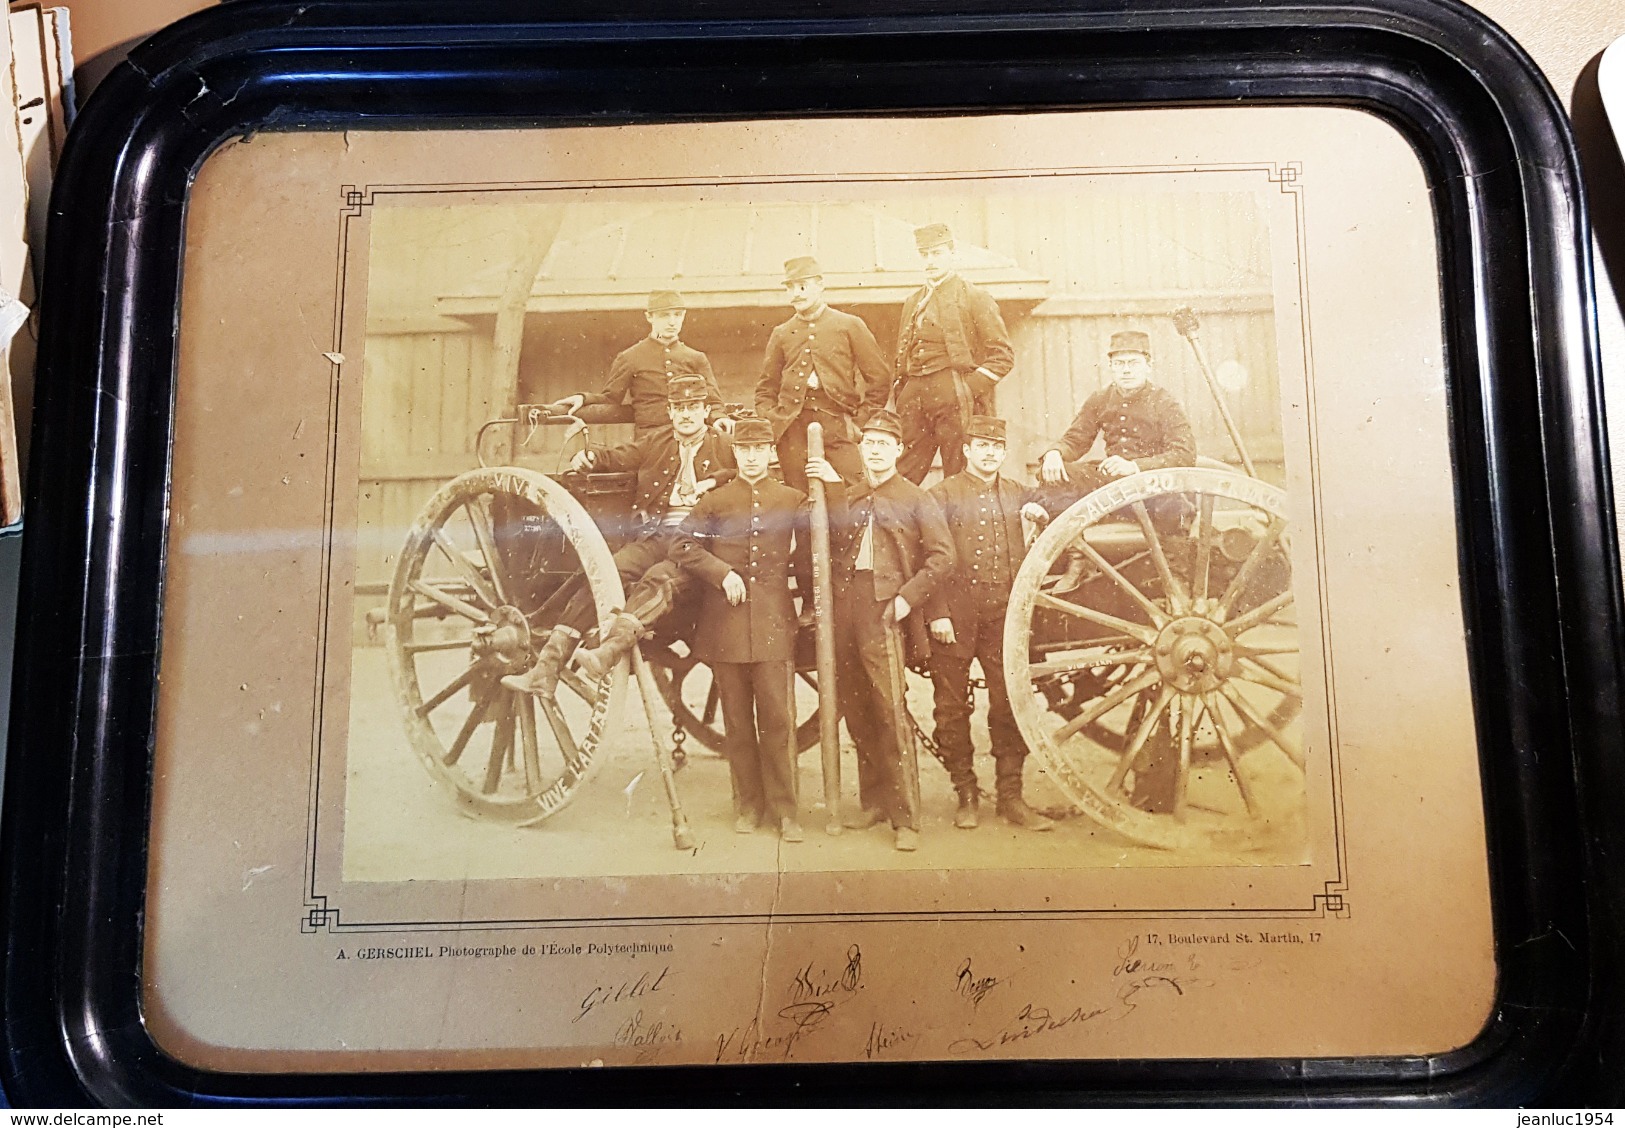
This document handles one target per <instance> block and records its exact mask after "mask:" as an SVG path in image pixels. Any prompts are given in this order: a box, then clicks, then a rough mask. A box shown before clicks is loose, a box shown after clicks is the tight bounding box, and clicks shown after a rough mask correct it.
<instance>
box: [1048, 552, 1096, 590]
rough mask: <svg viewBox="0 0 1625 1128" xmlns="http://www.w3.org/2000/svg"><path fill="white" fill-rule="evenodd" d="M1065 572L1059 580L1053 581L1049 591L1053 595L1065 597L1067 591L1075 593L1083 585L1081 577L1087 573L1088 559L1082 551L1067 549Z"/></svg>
mask: <svg viewBox="0 0 1625 1128" xmlns="http://www.w3.org/2000/svg"><path fill="white" fill-rule="evenodd" d="M1064 556H1065V558H1066V571H1065V572H1062V573H1061V578H1060V579H1058V580H1056V581H1055V587H1054V588H1052V589H1051V591H1052V594H1054V595H1065V594H1066V593H1067V592H1069V591H1076V590H1077V589H1078V588H1079V587H1081V586H1082V585H1083V577H1084V575H1085V574H1086V573H1087V572H1088V571H1089V558H1088V557H1087V556H1085V555H1084V554H1083V550H1082V549H1077V548H1069V549H1067V550H1066V551H1065V553H1064Z"/></svg>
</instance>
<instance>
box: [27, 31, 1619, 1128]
mask: <svg viewBox="0 0 1625 1128" xmlns="http://www.w3.org/2000/svg"><path fill="white" fill-rule="evenodd" d="M598 7H599V6H597V5H591V4H587V3H560V4H554V5H551V6H550V9H551V10H550V11H549V13H548V14H547V17H546V18H545V19H543V18H541V16H540V15H539V14H538V13H537V11H536V10H535V9H533V8H531V7H530V6H528V5H521V4H517V3H515V4H504V3H489V2H487V3H480V2H470V3H464V4H458V5H455V6H447V5H443V4H438V3H432V4H431V3H422V2H416V3H396V4H391V5H388V6H382V5H377V4H366V3H358V2H324V0H316V2H306V3H300V4H298V5H293V4H279V3H270V2H257V0H246V2H241V3H232V4H228V5H225V6H223V7H221V8H217V9H213V10H210V11H208V12H206V13H204V14H200V15H198V16H195V17H193V18H191V19H189V20H186V21H183V22H182V23H181V24H178V25H177V26H176V27H174V28H172V29H171V30H169V31H167V32H165V33H163V34H162V35H160V36H158V37H156V38H155V39H153V40H152V41H150V42H149V43H147V44H146V45H144V46H143V47H141V48H140V49H138V50H137V51H135V52H134V53H133V54H132V55H131V56H130V59H129V61H128V62H127V63H126V64H125V65H123V66H122V67H120V68H119V69H118V70H117V71H116V72H115V73H114V74H113V75H112V76H111V77H110V78H109V79H108V80H107V81H106V82H105V84H104V85H103V87H102V88H101V89H99V90H98V91H97V93H96V95H95V96H94V98H93V99H92V100H91V102H90V105H89V106H88V107H87V109H86V111H85V113H84V114H83V116H82V117H81V119H80V121H79V124H78V126H77V127H76V129H75V131H74V133H73V135H72V137H71V138H70V141H69V146H68V151H67V153H66V155H65V157H64V161H63V164H62V167H61V171H60V176H59V179H58V182H57V190H56V193H55V195H54V197H53V201H52V216H51V231H50V237H51V247H52V251H51V258H50V262H49V264H48V268H47V278H46V287H45V295H44V308H45V310H46V314H45V318H44V325H43V337H42V344H41V358H40V369H39V394H38V401H37V415H36V418H37V422H36V427H35V438H34V452H35V454H34V462H33V467H32V473H31V481H30V494H31V498H30V501H29V507H30V508H29V512H30V524H29V529H28V535H27V543H26V546H25V553H26V557H25V564H24V574H23V583H22V611H21V616H20V618H21V623H20V629H19V631H18V652H17V662H16V667H17V675H16V681H15V690H14V696H13V700H14V707H13V709H14V711H13V721H12V730H11V745H10V749H11V751H10V757H9V760H10V762H9V764H8V772H7V779H6V797H5V810H4V828H3V834H4V861H3V865H4V877H5V884H4V895H3V902H0V909H3V918H4V927H5V938H6V945H5V953H4V955H5V962H4V979H3V982H4V992H5V999H4V1001H5V1006H4V1020H3V1027H0V1030H3V1034H0V1039H3V1046H4V1058H3V1066H0V1068H3V1082H4V1086H5V1090H6V1093H7V1095H8V1096H9V1098H10V1099H11V1100H12V1101H13V1102H15V1103H17V1104H24V1105H27V1104H43V1105H75V1104H81V1103H108V1104H125V1103H139V1104H155V1105H170V1106H173V1105H209V1104H224V1103H236V1102H241V1101H245V1100H246V1101H256V1102H265V1103H270V1104H278V1103H280V1104H290V1103H294V1102H308V1101H312V1100H314V1101H322V1102H334V1103H343V1102H366V1103H379V1102H389V1103H397V1102H399V1103H405V1102H410V1103H423V1102H437V1103H438V1102H445V1103H492V1102H501V1103H546V1104H562V1103H565V1102H575V1101H616V1102H621V1101H629V1102H672V1101H677V1100H683V1099H692V1098H693V1097H694V1096H696V1095H703V1099H707V1100H711V1101H715V1100H718V1099H720V1098H721V1097H722V1095H723V1094H725V1093H729V1094H733V1095H734V1096H735V1098H736V1099H744V1100H781V1099H784V1098H785V1096H786V1094H789V1093H794V1094H795V1099H796V1100H797V1101H798V1102H801V1101H806V1102H816V1103H850V1102H863V1103H872V1102H911V1103H951V1104H965V1103H998V1104H1003V1103H1037V1102H1045V1103H1049V1102H1065V1103H1075V1102H1091V1101H1094V1102H1111V1103H1117V1104H1123V1103H1164V1104H1190V1103H1203V1104H1215V1103H1248V1104H1287V1103H1312V1104H1328V1103H1351V1102H1389V1103H1394V1104H1405V1105H1418V1104H1424V1105H1425V1104H1447V1103H1476V1104H1497V1105H1507V1104H1528V1103H1543V1102H1563V1103H1583V1102H1595V1103H1609V1102H1617V1101H1618V1099H1619V1094H1620V1092H1621V1091H1622V1090H1621V1084H1622V1082H1621V1081H1620V1077H1621V1076H1625V1071H1622V1069H1621V1066H1622V1064H1625V1040H1622V1021H1621V1019H1622V1016H1625V1011H1622V1005H1621V998H1622V996H1621V991H1620V979H1619V975H1620V973H1619V960H1620V957H1621V955H1625V947H1622V944H1621V939H1622V937H1625V920H1622V916H1625V882H1622V881H1621V872H1622V867H1621V866H1620V865H1619V862H1618V859H1619V857H1620V849H1621V847H1622V846H1625V842H1622V841H1621V835H1622V829H1621V823H1620V820H1619V819H1618V812H1619V810H1620V809H1622V808H1621V801H1622V799H1625V781H1622V763H1625V761H1622V759H1621V751H1622V749H1621V724H1620V720H1621V718H1620V686H1619V676H1620V642H1621V637H1622V635H1621V618H1620V610H1621V603H1620V585H1619V567H1618V564H1619V561H1618V557H1617V549H1616V544H1615V537H1614V525H1613V507H1612V498H1611V495H1610V488H1609V477H1608V473H1607V455H1606V447H1605V440H1604V429H1603V420H1602V406H1601V391H1600V386H1599V382H1598V381H1599V377H1598V365H1597V357H1596V342H1595V335H1594V328H1593V313H1592V293H1591V265H1590V252H1589V236H1588V227H1587V221H1586V214H1585V207H1584V204H1583V202H1582V197H1581V188H1580V179H1579V170H1578V167H1577V158H1576V155H1575V152H1574V149H1573V145H1572V141H1571V138H1570V135H1569V131H1568V127H1567V124H1566V121H1565V119H1564V117H1563V114H1562V112H1561V109H1560V107H1559V104H1558V102H1557V101H1556V99H1555V98H1554V96H1553V94H1552V92H1551V91H1550V89H1549V88H1548V87H1547V86H1546V84H1545V82H1544V80H1543V79H1542V78H1541V77H1540V75H1539V74H1538V72H1537V71H1536V69H1535V67H1534V66H1533V64H1532V63H1531V62H1530V60H1529V59H1528V58H1527V57H1526V56H1525V55H1524V54H1523V53H1522V52H1521V51H1520V50H1519V49H1518V47H1517V46H1516V45H1515V44H1514V43H1513V42H1512V41H1511V40H1509V39H1508V38H1507V37H1506V36H1505V35H1504V34H1503V33H1502V32H1500V31H1499V30H1498V29H1496V28H1494V27H1493V26H1492V25H1490V24H1489V23H1488V22H1486V21H1485V20H1484V19H1483V18H1482V17H1481V16H1478V15H1477V14H1475V13H1473V12H1472V11H1470V10H1469V9H1467V8H1465V7H1463V6H1461V5H1459V4H1455V3H1446V2H1443V0H1371V2H1367V3H1363V4H1360V5H1353V4H1342V3H1334V2H1328V0H1297V2H1294V3H1290V4H1283V5H1272V6H1257V5H1252V4H1240V3H1235V4H1223V3H1217V2H1210V3H1190V2H1180V0H1149V2H1147V0H1135V2H1133V3H1130V2H1127V0H1115V2H1108V3H1094V4H1087V5H1086V4H1083V3H1077V4H1062V3H1045V2H1042V0H1029V2H1028V3H1026V4H1024V5H1019V6H1015V7H1012V6H1010V5H1007V4H1002V3H1000V4H994V3H991V2H984V3H977V2H966V0H961V2H959V3H957V4H955V5H953V6H952V7H953V10H952V11H943V10H941V9H942V7H943V6H942V5H931V4H926V3H923V2H913V0H905V2H903V3H900V4H894V5H890V6H888V7H887V8H886V10H885V11H884V12H883V13H882V12H879V11H878V10H877V9H876V8H875V7H874V5H872V4H858V3H853V2H850V0H834V2H831V3H825V4H819V5H817V6H813V5H802V6H796V7H793V8H792V9H789V10H785V9H780V10H778V11H774V12H772V13H771V14H764V13H763V12H762V11H759V10H755V8H753V6H751V5H747V4H744V3H733V2H728V0H712V2H708V3H705V4H703V5H690V6H688V7H687V8H686V10H685V11H684V12H683V13H682V14H681V15H680V16H671V15H669V14H666V13H662V12H660V11H659V10H657V8H656V6H655V5H653V4H639V3H625V4H622V5H620V6H619V10H618V11H616V12H615V13H614V15H613V16H608V15H605V14H604V13H602V12H600V11H598V10H596V9H597V8H598ZM757 7H759V6H757ZM905 64H906V65H905ZM679 79H681V81H678V80H679ZM1203 103H1211V104H1236V103H1247V104H1259V103H1277V104H1289V105H1315V104H1331V105H1342V106H1357V107H1362V108H1364V109H1367V110H1369V111H1371V112H1373V113H1376V114H1378V115H1381V116H1382V117H1384V118H1386V119H1387V120H1389V121H1390V122H1392V123H1394V124H1395V125H1396V126H1398V127H1399V128H1400V129H1401V130H1402V131H1403V132H1404V133H1405V134H1406V135H1407V136H1408V137H1409V138H1410V139H1411V141H1412V142H1413V143H1414V145H1415V146H1416V149H1417V150H1418V152H1419V153H1420V154H1421V156H1422V158H1423V161H1424V163H1425V166H1426V169H1427V172H1428V175H1429V176H1430V178H1431V181H1432V184H1433V188H1434V193H1435V199H1436V203H1437V209H1438V223H1439V226H1438V239H1439V250H1440V261H1441V263H1442V268H1443V271H1444V277H1443V280H1442V281H1443V290H1444V295H1445V312H1446V326H1445V333H1446V342H1447V352H1448V358H1449V373H1450V375H1449V380H1450V385H1449V386H1450V394H1451V408H1452V428H1453V434H1452V440H1453V443H1454V449H1455V455H1456V465H1457V482H1456V489H1457V500H1458V506H1459V515H1460V521H1461V529H1462V533H1461V560H1462V565H1463V571H1464V575H1465V576H1466V577H1467V579H1468V581H1469V582H1468V584H1467V588H1466V590H1465V592H1464V599H1465V610H1466V615H1467V622H1468V624H1469V639H1470V649H1471V659H1472V670H1473V680H1474V695H1475V708H1476V713H1477V722H1478V726H1479V731H1480V733H1481V734H1482V737H1481V763H1482V770H1483V778H1484V784H1485V790H1486V796H1485V798H1486V809H1487V812H1488V819H1489V824H1488V829H1489V839H1490V843H1489V844H1490V858H1491V871H1492V885H1493V899H1494V920H1495V934H1496V939H1497V958H1498V961H1499V969H1500V983H1499V995H1498V1001H1497V1005H1496V1010H1495V1017H1494V1019H1493V1020H1492V1022H1491V1023H1490V1024H1489V1025H1488V1027H1487V1028H1486V1029H1485V1031H1484V1033H1483V1034H1482V1036H1481V1037H1480V1038H1479V1039H1478V1040H1477V1041H1476V1042H1474V1043H1473V1044H1472V1045H1470V1046H1468V1047H1467V1048H1465V1049H1463V1050H1461V1051H1459V1052H1457V1053H1454V1054H1451V1055H1448V1056H1445V1057H1439V1058H1406V1059H1362V1060H1275V1061H1237V1062H1227V1061H1206V1062H1196V1061H1192V1062H1180V1061H1163V1062H1148V1061H1142V1062H1137V1061H1115V1062H1076V1063H1065V1062H1045V1063H1022V1064H1003V1065H1001V1064H981V1065H974V1066H964V1065H955V1066H947V1065H913V1066H868V1067H861V1068H860V1067H808V1066H796V1067H790V1066H785V1067H753V1068H714V1069H706V1070H697V1069H668V1070H660V1071H654V1070H641V1071H640V1070H632V1071H617V1072H614V1073H606V1072H602V1071H600V1072H596V1073H595V1072H592V1071H576V1072H549V1073H540V1072H538V1073H522V1074H521V1073H504V1074H496V1075H492V1074H470V1073H451V1072H446V1073H435V1074H413V1075H404V1074H395V1075H383V1076H380V1075H368V1076H363V1075H355V1076H298V1075H296V1076H242V1075H215V1074H204V1073H199V1072H196V1071H193V1070H190V1069H187V1068H185V1067H182V1066H180V1065H178V1064H177V1063H175V1062H173V1061H171V1060H170V1059H168V1058H167V1057H165V1056H164V1054H162V1053H161V1052H160V1051H159V1050H158V1049H157V1048H156V1047H155V1046H154V1044H153V1043H152V1041H151V1040H150V1039H149V1038H148V1036H147V1034H146V1033H145V1032H144V1029H143V1024H142V1018H141V1013H140V1009H139V992H138V983H139V974H138V967H139V957H140V948H141V941H140V938H141V928H142V916H141V913H142V896H143V888H144V883H145V876H146V866H145V835H146V815H147V808H148V796H149V788H150V782H151V781H150V757H151V748H152V740H153V731H154V727H153V710H154V694H155V678H156V670H157V652H158V640H159V632H160V625H161V624H160V622H159V610H160V600H159V593H160V592H161V590H162V587H163V583H164V574H165V558H164V545H165V530H166V522H167V511H166V499H167V496H168V488H167V485H168V472H169V456H170V444H171V431H170V426H171V407H172V402H173V398H174V395H175V391H176V389H175V381H174V372H175V329H176V309H177V300H178V277H179V264H180V254H181V239H182V227H183V217H184V214H185V209H186V201H187V193H188V187H189V184H190V180H191V177H192V176H193V174H194V172H195V170H196V169H197V168H198V166H199V165H200V163H201V162H202V161H203V159H204V158H205V157H206V156H207V155H208V154H209V153H210V152H211V151H212V150H213V149H214V148H215V147H216V146H217V145H219V144H220V143H221V142H222V141H223V140H225V139H227V138H230V137H234V136H240V135H242V134H243V133H245V132H253V131H257V130H266V129H278V130H287V129H306V130H334V129H349V130H355V129H368V128H403V127H420V126H431V125H432V126H435V127H438V128H446V127H456V126H470V127H473V126H480V127H491V126H519V125H548V124H581V123H604V122H634V121H655V120H666V121H669V120H720V119H731V118H772V117H775V116H791V115H796V116H806V115H809V114H813V115H819V114H873V113H892V114H895V113H926V114H936V113H943V112H948V111H952V112H957V113H978V112H991V111H998V110H1007V109H1020V110H1023V111H1041V110H1045V109H1059V108H1085V107H1143V106H1153V105H1190V104H1203Z"/></svg>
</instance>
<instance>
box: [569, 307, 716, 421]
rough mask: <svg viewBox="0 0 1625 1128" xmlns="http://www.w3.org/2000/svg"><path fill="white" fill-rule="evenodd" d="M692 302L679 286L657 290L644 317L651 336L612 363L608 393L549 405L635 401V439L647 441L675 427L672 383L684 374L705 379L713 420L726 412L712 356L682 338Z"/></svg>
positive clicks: (576, 406)
mask: <svg viewBox="0 0 1625 1128" xmlns="http://www.w3.org/2000/svg"><path fill="white" fill-rule="evenodd" d="M687 316H688V304H687V303H686V302H684V301H683V296H682V295H681V294H679V293H677V292H676V291H675V290H656V291H654V292H653V293H651V294H650V295H649V301H648V306H647V308H646V309H645V311H644V314H643V317H644V320H646V321H647V322H648V323H649V335H648V336H647V337H645V338H643V340H641V341H639V342H638V343H637V344H635V345H633V346H632V347H631V348H629V349H623V350H622V351H621V352H620V353H619V354H618V355H617V356H616V357H615V359H614V361H612V362H611V363H610V366H609V378H608V379H607V380H605V381H604V390H603V391H602V392H585V393H581V394H577V395H573V396H566V397H565V398H564V399H562V400H559V401H558V402H557V403H553V404H550V405H548V406H549V407H550V408H551V409H552V410H554V411H556V412H565V411H571V412H573V411H577V410H579V409H580V408H581V407H582V406H583V405H586V404H609V405H612V406H617V407H618V406H620V405H621V404H625V403H630V404H631V405H632V427H633V434H632V438H633V440H634V441H641V440H643V439H646V438H649V437H650V436H651V435H653V434H654V433H655V432H657V431H670V430H671V421H670V420H669V419H668V418H667V417H666V388H667V385H668V384H670V383H671V381H673V380H675V379H678V378H680V377H683V376H698V377H699V378H701V379H702V380H704V381H705V404H706V408H707V410H708V411H709V413H710V416H711V418H712V419H716V418H718V417H720V416H721V415H722V392H721V391H720V390H719V389H718V388H717V378H716V376H715V375H713V374H712V372H711V361H710V360H709V359H708V358H707V357H706V355H705V354H704V353H702V352H700V351H699V350H698V349H692V348H689V347H688V346H687V345H685V344H683V342H682V341H680V340H678V335H679V334H681V333H682V331H683V321H684V319H685V318H686V317H687Z"/></svg>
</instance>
